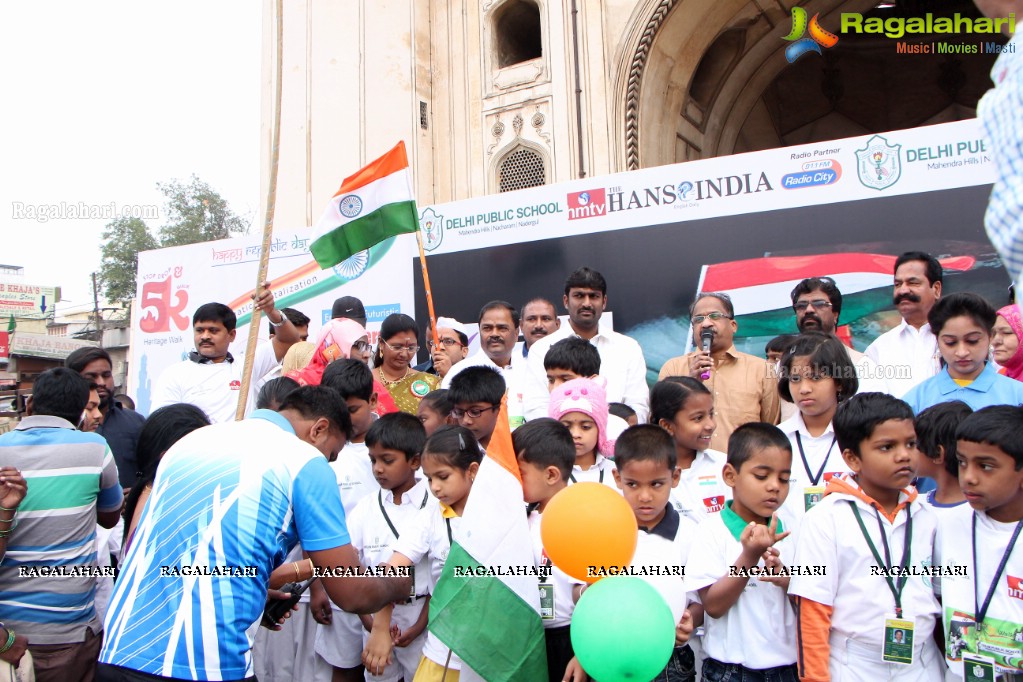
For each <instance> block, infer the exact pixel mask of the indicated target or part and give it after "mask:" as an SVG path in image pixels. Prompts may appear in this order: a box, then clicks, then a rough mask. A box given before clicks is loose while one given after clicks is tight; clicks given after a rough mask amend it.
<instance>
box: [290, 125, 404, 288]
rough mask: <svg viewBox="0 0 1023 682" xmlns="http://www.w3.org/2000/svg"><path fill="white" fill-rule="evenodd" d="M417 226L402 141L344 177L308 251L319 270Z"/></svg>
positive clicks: (324, 213)
mask: <svg viewBox="0 0 1023 682" xmlns="http://www.w3.org/2000/svg"><path fill="white" fill-rule="evenodd" d="M417 229H419V217H418V213H417V211H416V201H415V198H414V197H413V195H412V177H411V175H410V173H409V168H408V157H407V156H406V154H405V143H404V142H399V143H398V144H397V145H395V147H394V148H393V149H392V150H391V151H389V152H387V153H386V154H384V155H383V156H381V157H380V158H379V159H377V160H376V161H373V162H372V163H370V164H369V165H368V166H366V167H365V168H363V169H362V170H360V171H359V172H357V173H356V174H355V175H352V176H350V177H347V178H345V181H344V182H343V183H341V189H339V190H338V191H337V194H335V195H334V197H333V198H332V199H331V200H330V204H329V205H328V206H327V209H326V210H325V211H324V212H323V216H322V217H321V218H320V220H319V222H317V223H316V225H315V226H313V234H312V242H311V244H310V246H309V251H310V252H311V253H312V255H313V258H314V259H315V260H316V263H317V264H318V265H319V266H320V267H321V268H323V269H326V268H330V267H333V266H335V265H337V264H338V263H340V262H342V261H344V260H346V259H348V258H350V257H351V256H353V255H354V254H356V253H359V252H360V251H365V250H366V249H368V248H369V247H371V246H373V245H375V244H379V243H380V242H382V241H384V240H385V239H387V238H388V237H394V236H396V235H399V234H405V233H409V232H415V231H416V230H417Z"/></svg>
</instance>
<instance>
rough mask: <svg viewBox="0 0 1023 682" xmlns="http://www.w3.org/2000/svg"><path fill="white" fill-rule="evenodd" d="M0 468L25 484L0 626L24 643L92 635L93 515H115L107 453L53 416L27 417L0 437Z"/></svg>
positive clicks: (112, 467)
mask: <svg viewBox="0 0 1023 682" xmlns="http://www.w3.org/2000/svg"><path fill="white" fill-rule="evenodd" d="M0 462H3V463H4V464H5V465H7V466H13V467H17V468H18V469H20V470H21V473H22V475H23V476H24V477H25V480H26V482H27V483H28V492H27V494H26V495H25V499H24V500H22V502H21V505H20V506H19V507H18V512H17V524H16V525H15V528H14V532H12V533H11V535H10V537H9V538H8V539H7V555H6V556H5V557H4V559H3V563H2V565H0V620H2V621H3V622H4V623H6V624H7V625H9V626H10V627H11V628H13V629H14V630H15V631H17V632H18V634H22V635H25V636H26V637H28V639H29V641H30V642H32V644H40V645H48V644H72V643H75V642H81V641H84V640H85V634H86V629H87V628H88V629H89V630H91V631H92V632H93V633H94V634H98V633H99V632H100V631H101V629H102V624H101V623H100V620H99V617H98V616H97V614H96V610H95V608H94V600H95V592H96V579H95V577H94V575H93V574H92V573H91V571H94V570H95V567H96V549H95V540H96V512H97V510H99V511H104V512H108V511H114V510H117V509H120V507H121V501H122V497H123V496H122V494H121V486H120V484H119V483H118V481H117V465H116V464H115V463H114V455H113V453H111V451H110V447H109V446H108V445H107V442H106V441H105V440H103V437H102V436H99V435H97V434H95V433H82V432H81V431H78V430H76V429H75V427H74V426H73V425H72V424H71V423H70V422H68V421H66V420H64V419H61V418H59V417H50V416H43V415H39V416H31V417H25V418H24V419H23V420H21V423H20V424H19V425H18V427H17V428H16V429H15V430H14V431H11V432H10V433H6V434H4V435H2V436H0ZM58 571H59V572H61V573H62V575H52V573H54V572H58ZM63 573H71V575H63ZM23 574H26V575H24V576H23Z"/></svg>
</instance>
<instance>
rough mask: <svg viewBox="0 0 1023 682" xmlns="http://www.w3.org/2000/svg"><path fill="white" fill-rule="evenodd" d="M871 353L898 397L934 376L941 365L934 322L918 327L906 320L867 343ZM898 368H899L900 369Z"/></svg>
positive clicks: (869, 356) (891, 390)
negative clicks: (932, 327)
mask: <svg viewBox="0 0 1023 682" xmlns="http://www.w3.org/2000/svg"><path fill="white" fill-rule="evenodd" d="M866 354H867V357H868V358H870V359H871V360H873V361H874V362H875V363H877V364H878V366H879V368H880V369H881V371H882V372H883V373H884V376H885V379H886V380H887V382H888V390H889V391H890V392H891V394H892V395H893V396H895V397H896V398H901V397H902V396H904V395H906V393H908V392H909V390H910V389H911V388H913V387H914V386H916V385H917V384H919V383H921V382H922V381H924V380H925V379H930V378H931V377H932V376H934V375H935V374H937V373H938V371H939V370H940V369H941V355H940V354H939V353H938V339H937V337H935V336H934V333H933V332H932V331H931V325H930V324H924V325H923V326H922V327H920V329H917V328H916V327H914V326H913V325H911V324H908V323H907V322H906V321H905V320H902V322H900V323H899V325H898V326H897V327H895V328H894V329H890V330H888V331H886V332H885V333H884V334H881V336H879V337H877V338H876V339H874V342H873V343H871V344H870V345H869V346H867V353H866ZM896 370H897V371H896Z"/></svg>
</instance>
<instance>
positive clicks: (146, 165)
mask: <svg viewBox="0 0 1023 682" xmlns="http://www.w3.org/2000/svg"><path fill="white" fill-rule="evenodd" d="M262 4H263V3H261V2H257V1H256V0H216V1H215V2H210V1H209V0H205V1H198V0H177V1H176V2H172V3H171V2H167V3H151V2H137V0H136V1H134V2H123V1H120V0H104V1H103V2H98V3H83V2H80V0H79V1H70V0H52V1H50V0H47V2H31V1H22V2H4V3H0V64H2V65H3V66H2V67H0V87H2V91H3V93H4V95H3V102H4V106H3V107H0V130H2V133H0V135H2V139H3V143H2V144H0V233H2V234H3V235H4V240H3V248H2V251H0V263H2V264H4V265H18V266H22V267H24V275H23V276H22V277H21V278H20V280H14V281H21V282H22V283H24V284H36V285H40V286H59V287H61V289H62V296H63V299H64V301H63V302H62V303H60V304H59V305H58V308H57V311H58V314H63V313H70V312H76V311H80V310H83V309H91V308H92V283H91V277H90V273H92V272H95V271H98V270H99V266H100V261H101V255H100V244H101V234H102V232H103V227H104V225H105V224H106V223H108V222H110V219H111V217H108V215H109V213H108V214H106V215H104V214H102V213H100V211H107V212H109V211H111V210H114V211H117V212H119V213H121V212H123V213H127V214H131V213H132V212H134V211H139V212H142V211H148V212H149V214H152V212H153V211H158V213H159V215H158V216H157V217H156V218H155V219H148V220H146V222H147V224H148V225H149V227H150V228H151V230H152V231H153V232H154V234H155V232H156V229H157V228H158V227H159V226H160V225H161V224H163V222H164V220H165V219H166V214H165V212H164V207H163V195H162V194H160V192H159V191H158V190H157V188H156V183H158V182H168V181H170V180H172V179H179V180H181V181H182V182H187V181H188V180H189V178H190V176H191V175H192V174H195V175H198V176H199V178H200V179H202V180H204V181H205V182H207V183H208V184H210V185H211V186H212V187H213V188H214V189H215V190H217V191H218V192H219V193H220V194H221V195H222V196H223V197H224V198H225V199H226V200H227V201H228V203H229V205H230V206H231V208H232V209H233V210H234V212H235V213H237V214H239V215H241V216H243V217H245V218H246V219H248V220H249V221H255V220H258V219H259V215H258V214H259V210H260V206H261V203H262V202H261V200H260V197H259V172H260V171H259V154H260V148H259V145H260V138H259V129H260V78H261V74H260V62H261V49H262V46H261V37H262V34H261V30H262V29H261V26H262V15H261V7H262ZM62 203H63V205H64V206H65V207H66V209H65V208H64V207H62ZM111 204H112V206H111ZM40 207H42V210H40ZM83 207H84V208H85V209H86V211H87V212H88V213H93V212H95V214H96V215H97V217H96V218H77V219H75V218H64V219H62V218H60V217H50V218H49V219H47V220H45V221H44V220H43V218H44V214H52V213H53V211H57V212H58V213H63V215H67V214H68V211H69V210H71V209H73V210H76V211H81V209H82V208H83ZM94 207H95V208H94ZM147 207H148V208H147ZM100 300H101V305H102V294H101V297H100Z"/></svg>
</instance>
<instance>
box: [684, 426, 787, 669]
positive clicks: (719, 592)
mask: <svg viewBox="0 0 1023 682" xmlns="http://www.w3.org/2000/svg"><path fill="white" fill-rule="evenodd" d="M791 468H792V448H791V446H790V445H789V441H788V439H787V438H786V437H785V434H784V433H782V432H781V431H780V430H779V429H778V427H776V426H773V425H771V424H762V423H757V422H751V423H748V424H743V425H742V426H740V427H739V428H737V429H736V430H735V431H733V432H732V435H731V436H729V438H728V464H726V465H725V471H724V479H725V483H726V484H727V485H728V486H729V487H731V488H732V499H731V500H729V501H728V503H727V504H726V505H725V508H724V509H723V510H721V512H720V513H717V514H711V515H709V516H707V518H706V519H705V520H704V522H703V523H701V524H700V526H699V528H698V529H697V531H696V539H695V540H694V541H693V545H694V546H695V547H699V551H698V552H693V553H692V558H691V559H690V560H689V565H688V567H687V568H688V571H687V575H686V581H687V583H688V586H689V589H690V590H696V591H698V592H699V595H700V601H701V602H702V603H703V608H704V613H705V615H704V635H703V650H704V654H705V655H706V658H704V661H703V670H704V675H705V676H706V677H705V678H704V679H708V678H709V679H733V678H734V679H743V680H765V679H769V680H771V681H772V682H796V679H797V674H796V614H795V611H794V610H793V609H792V605H791V604H790V603H789V599H788V595H787V594H786V590H787V588H788V582H789V579H788V578H787V577H785V576H784V575H773V574H772V573H779V572H780V573H784V571H783V570H779V569H783V568H784V567H783V565H782V562H781V558H780V555H781V554H782V553H790V552H791V550H792V541H791V540H790V539H789V533H790V531H788V530H785V529H784V527H783V524H782V522H781V521H780V520H779V519H778V516H777V512H778V510H779V509H780V508H781V505H782V504H783V503H784V501H785V498H786V496H787V495H788V492H789V482H788V479H789V474H790V473H791ZM765 571H766V572H768V573H767V574H765ZM765 623H770V624H771V627H768V628H765V627H763V624H765ZM728 676H731V677H728Z"/></svg>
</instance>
